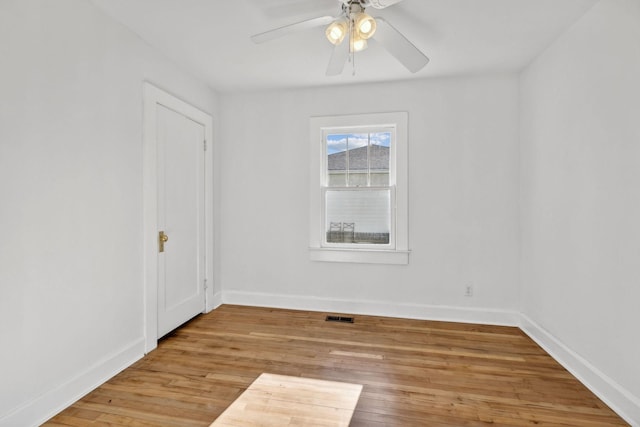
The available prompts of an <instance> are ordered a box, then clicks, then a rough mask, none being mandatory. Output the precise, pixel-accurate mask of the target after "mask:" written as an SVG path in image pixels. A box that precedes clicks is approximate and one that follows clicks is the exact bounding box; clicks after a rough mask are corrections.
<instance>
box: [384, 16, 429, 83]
mask: <svg viewBox="0 0 640 427" xmlns="http://www.w3.org/2000/svg"><path fill="white" fill-rule="evenodd" d="M376 23H377V29H376V33H375V35H374V36H373V38H374V39H375V40H376V41H377V42H378V43H380V44H381V45H382V46H383V47H384V48H385V49H386V50H387V51H388V52H389V53H390V54H391V55H393V56H394V57H395V58H396V59H397V60H398V61H400V62H401V63H402V65H404V66H405V67H407V69H408V70H409V71H411V72H412V73H416V72H418V71H420V70H421V69H422V68H424V66H425V65H427V64H428V63H429V58H427V56H426V55H425V54H424V53H422V52H421V51H420V49H418V48H417V47H415V46H414V45H413V43H411V42H410V41H409V40H407V38H406V37H405V36H403V35H402V33H400V31H398V30H396V29H395V27H394V26H393V25H391V24H390V23H389V22H388V21H387V20H386V19H384V18H376Z"/></svg>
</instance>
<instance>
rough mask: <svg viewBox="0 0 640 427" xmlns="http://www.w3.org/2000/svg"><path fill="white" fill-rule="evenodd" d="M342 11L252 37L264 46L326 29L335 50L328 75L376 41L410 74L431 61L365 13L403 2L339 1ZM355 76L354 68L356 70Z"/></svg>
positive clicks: (384, 21) (401, 36)
mask: <svg viewBox="0 0 640 427" xmlns="http://www.w3.org/2000/svg"><path fill="white" fill-rule="evenodd" d="M338 1H339V2H340V3H342V12H341V13H340V14H339V15H338V16H337V17H333V16H328V15H327V16H320V17H317V18H312V19H307V20H305V21H301V22H296V23H294V24H289V25H285V26H284V27H279V28H275V29H273V30H269V31H266V32H264V33H260V34H255V35H253V36H251V40H252V41H253V42H254V43H264V42H266V41H269V40H273V39H275V38H278V37H282V36H284V35H287V34H290V33H293V32H297V31H301V30H306V29H310V28H315V27H321V26H325V25H326V26H327V27H326V30H325V34H326V36H327V39H328V40H329V42H331V43H332V44H333V45H334V47H333V53H332V54H331V59H330V60H329V66H328V67H327V73H326V74H327V75H328V76H335V75H338V74H341V73H342V71H343V69H344V65H345V64H346V62H347V60H349V59H350V60H351V62H352V64H353V63H354V55H355V53H356V52H360V51H362V50H364V49H366V48H367V45H368V41H370V40H375V41H376V42H378V43H379V44H381V45H382V47H384V48H385V49H386V50H387V51H388V52H389V53H390V54H391V55H393V56H394V57H395V58H396V59H397V60H398V61H400V62H401V63H402V65H404V66H405V67H406V68H407V69H408V70H409V71H411V72H412V73H416V72H418V71H420V70H421V69H422V68H424V67H425V66H426V65H427V64H428V63H429V58H427V56H426V55H425V54H424V53H422V52H421V51H420V49H418V48H417V47H415V46H414V45H413V43H411V42H410V41H409V40H408V39H407V38H406V37H405V36H403V35H402V33H400V31H398V30H397V29H396V28H395V27H393V26H392V25H391V24H390V23H389V22H388V21H387V20H386V19H384V18H381V17H376V18H374V17H372V16H370V15H369V14H367V13H366V12H365V9H366V8H367V7H369V6H371V7H373V8H374V9H384V8H386V7H389V6H392V5H394V4H396V3H399V2H401V1H402V0H338ZM354 74H355V68H354Z"/></svg>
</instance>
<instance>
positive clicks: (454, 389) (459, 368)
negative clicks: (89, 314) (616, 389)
mask: <svg viewBox="0 0 640 427" xmlns="http://www.w3.org/2000/svg"><path fill="white" fill-rule="evenodd" d="M326 314H332V313H317V312H307V311H292V310H277V309H268V308H255V307H240V306H231V305H224V306H222V307H220V308H218V309H217V310H215V311H213V312H211V313H209V314H206V315H201V316H199V317H197V318H196V319H194V320H193V321H191V322H189V323H188V324H186V325H185V326H184V327H182V328H180V329H178V330H176V331H174V332H173V333H172V335H170V336H169V337H167V338H166V339H163V340H162V341H161V342H160V343H159V346H158V349H156V350H155V351H153V352H151V353H149V354H148V355H147V356H145V357H144V358H143V359H142V360H140V361H139V362H137V363H136V364H134V365H133V366H131V367H130V368H128V369H126V370H125V371H123V372H122V373H120V374H119V375H117V376H115V377H114V378H112V379H111V380H110V381H108V382H107V383H105V384H103V385H102V386H100V387H99V388H98V389H96V390H94V391H93V392H91V393H89V394H88V395H86V396H85V397H84V398H82V399H81V400H79V401H78V402H76V403H75V404H74V405H72V406H71V407H69V408H68V409H66V410H65V411H63V412H62V413H60V414H58V415H57V416H55V417H54V418H52V419H51V420H50V421H49V422H47V423H46V424H45V425H47V426H89V425H91V426H94V425H95V426H131V427H138V426H202V427H206V426H209V425H210V424H211V423H212V422H213V421H214V420H215V418H216V417H217V416H219V415H220V414H221V413H222V412H223V411H224V410H225V409H226V408H227V406H229V405H230V404H231V403H232V402H233V401H234V400H235V399H236V398H237V397H238V396H239V395H240V394H242V392H243V391H244V390H246V389H247V387H248V386H249V385H250V384H251V383H252V382H253V381H254V380H255V379H256V378H257V377H258V376H259V375H260V374H261V373H263V372H268V373H272V374H280V375H291V376H302V377H307V378H316V379H323V380H330V381H342V382H349V383H356V384H363V385H364V387H363V390H362V394H361V396H360V400H359V402H358V404H357V406H356V411H355V413H354V416H353V419H352V421H351V426H367V427H376V426H480V425H487V424H494V425H510V426H525V425H526V426H529V425H538V426H609V425H627V424H626V423H625V422H624V421H623V420H622V419H620V418H619V417H618V416H617V415H616V414H615V413H614V412H612V411H611V410H610V409H609V408H608V407H607V406H606V405H605V404H604V403H602V402H601V401H600V400H599V399H598V398H596V397H595V396H594V395H593V394H592V393H591V392H590V391H588V390H587V389H586V387H584V386H583V385H582V384H581V383H580V382H579V381H578V380H576V379H575V378H574V377H573V376H572V375H571V374H569V373H568V372H567V371H566V370H565V369H564V368H562V367H561V366H560V365H559V364H558V363H557V362H555V361H554V360H553V359H552V358H551V357H550V356H549V355H547V354H546V353H545V352H544V351H543V350H542V349H541V348H540V347H539V346H537V345H536V344H535V343H534V342H533V341H532V340H531V339H529V338H528V337H527V336H526V335H525V334H524V333H523V332H522V331H520V330H519V329H518V328H510V327H501V326H484V325H471V324H462V323H447V322H430V321H418V320H404V319H393V318H384V317H372V316H355V323H353V324H344V323H331V322H326V321H325V315H326Z"/></svg>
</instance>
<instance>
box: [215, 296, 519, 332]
mask: <svg viewBox="0 0 640 427" xmlns="http://www.w3.org/2000/svg"><path fill="white" fill-rule="evenodd" d="M222 301H223V302H224V303H225V304H237V305H248V306H254V307H273V308H287V309H293V310H310V311H323V312H330V313H336V314H337V313H342V314H362V315H372V316H386V317H401V318H405V319H420V320H438V321H445V322H464V323H481V324H485V325H503V326H517V325H518V319H519V315H518V313H517V312H515V311H510V310H496V309H486V308H470V307H450V306H440V305H424V304H398V303H391V302H384V301H371V300H358V301H353V300H342V299H330V298H318V297H308V296H303V295H275V294H265V293H258V292H240V291H224V292H223V294H222Z"/></svg>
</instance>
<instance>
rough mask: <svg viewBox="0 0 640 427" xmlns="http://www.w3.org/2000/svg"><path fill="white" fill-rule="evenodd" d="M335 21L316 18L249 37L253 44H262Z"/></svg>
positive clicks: (332, 18) (326, 18)
mask: <svg viewBox="0 0 640 427" xmlns="http://www.w3.org/2000/svg"><path fill="white" fill-rule="evenodd" d="M334 20H335V18H334V17H333V16H328V15H327V16H320V17H318V18H313V19H307V20H306V21H301V22H296V23H295V24H289V25H285V26H284V27H280V28H276V29H273V30H269V31H265V32H264V33H260V34H254V35H253V36H251V40H252V41H253V42H254V43H264V42H266V41H269V40H273V39H276V38H278V37H282V36H284V35H287V34H289V33H293V32H295V31H301V30H308V29H309V28H315V27H320V26H323V25H329V24H330V23H332V22H333V21H334Z"/></svg>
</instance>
